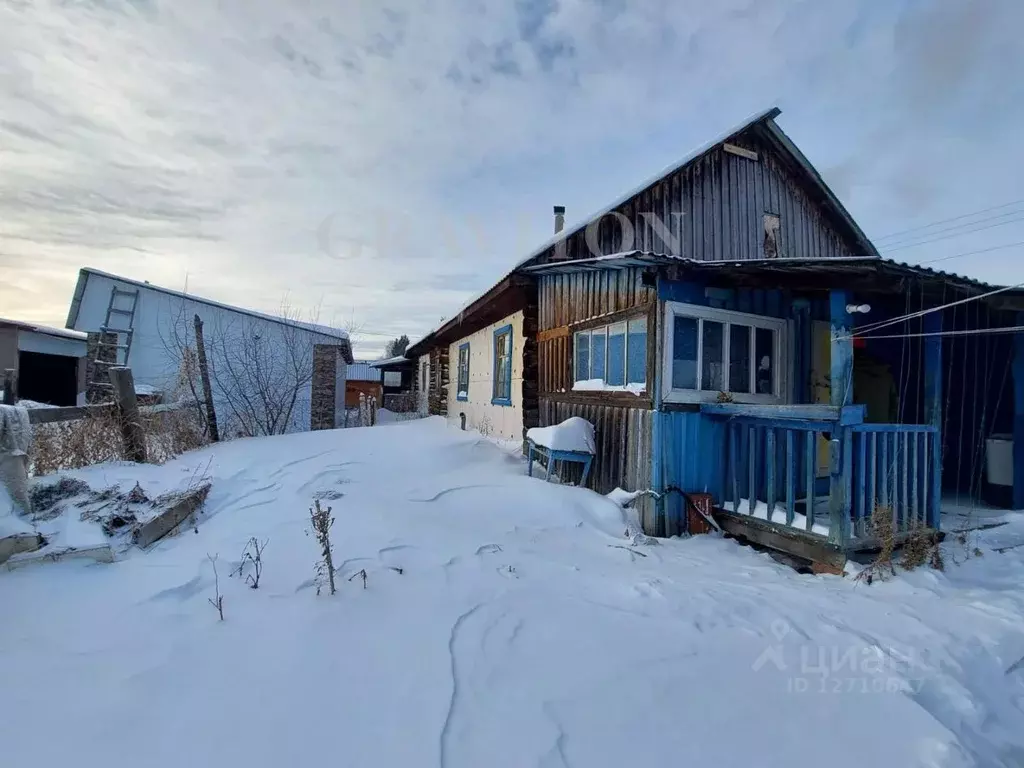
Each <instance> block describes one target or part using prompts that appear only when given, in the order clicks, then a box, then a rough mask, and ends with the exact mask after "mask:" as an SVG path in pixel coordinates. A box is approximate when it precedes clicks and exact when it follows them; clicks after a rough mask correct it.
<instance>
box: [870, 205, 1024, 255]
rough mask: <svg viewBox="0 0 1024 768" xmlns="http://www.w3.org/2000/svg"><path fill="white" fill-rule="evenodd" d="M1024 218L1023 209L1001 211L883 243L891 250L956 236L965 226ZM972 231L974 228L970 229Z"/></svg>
mask: <svg viewBox="0 0 1024 768" xmlns="http://www.w3.org/2000/svg"><path fill="white" fill-rule="evenodd" d="M1001 219H1008V220H1007V221H1000V220H1001ZM1022 220H1024V210H1020V211H1010V212H1008V213H1001V214H999V215H998V216H989V217H987V218H984V219H976V220H975V221H968V222H964V223H963V224H955V225H953V226H952V227H945V228H943V229H936V230H934V231H932V232H921V233H919V234H916V235H911V236H910V237H900V238H896V239H895V240H889V241H888V242H886V243H885V248H887V249H889V250H892V249H894V248H902V247H910V244H911V243H914V242H917V241H919V240H921V239H922V238H925V239H928V240H933V239H935V238H936V237H937V236H940V235H948V236H949V237H957V236H958V235H961V234H966V232H967V231H968V230H967V229H966V228H967V227H977V226H978V225H979V224H988V223H990V222H996V221H1000V223H999V224H993V225H992V226H1002V225H1003V224H1013V223H1014V222H1016V221H1022ZM970 231H974V230H970Z"/></svg>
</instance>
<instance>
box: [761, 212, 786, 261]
mask: <svg viewBox="0 0 1024 768" xmlns="http://www.w3.org/2000/svg"><path fill="white" fill-rule="evenodd" d="M781 226H782V223H781V221H780V219H779V215H778V214H777V213H766V214H765V215H764V257H765V258H766V259H774V258H776V257H777V256H778V255H779V230H780V228H781Z"/></svg>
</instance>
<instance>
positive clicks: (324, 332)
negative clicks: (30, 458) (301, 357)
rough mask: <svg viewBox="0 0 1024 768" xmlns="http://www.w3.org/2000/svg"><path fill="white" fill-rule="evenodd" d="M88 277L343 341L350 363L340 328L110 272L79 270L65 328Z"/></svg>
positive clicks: (347, 358)
mask: <svg viewBox="0 0 1024 768" xmlns="http://www.w3.org/2000/svg"><path fill="white" fill-rule="evenodd" d="M90 275H96V276H97V277H105V278H107V279H108V280H116V281H117V282H119V283H125V284H127V285H134V286H136V287H137V288H140V289H142V290H147V291H155V292H156V293H163V294H165V295H168V296H175V297H178V298H182V299H188V300H189V301H194V302H197V303H199V304H205V305H207V306H209V307H216V308H218V309H225V310H227V311H229V312H237V313H238V314H242V315H249V316H250V317H255V318H259V319H260V320H267V321H269V322H272V323H278V324H280V325H287V326H291V327H293V328H299V329H301V330H304V331H309V332H310V333H315V334H318V335H321V336H329V337H331V338H333V339H338V340H339V341H343V342H346V343H345V344H341V345H340V346H341V347H342V348H343V350H344V352H343V353H344V355H345V362H346V363H350V362H351V361H352V347H351V343H348V342H349V336H348V332H347V331H344V330H342V329H340V328H331V327H330V326H327V325H319V324H317V323H305V322H302V321H301V320H292V319H290V318H287V317H279V316H277V315H268V314H265V313H263V312H257V311H255V310H252V309H244V308H242V307H235V306H232V305H230V304H224V303H222V302H219V301H215V300H213V299H204V298H203V297H201V296H196V295H194V294H191V293H185V292H184V291H175V290H172V289H171V288H163V287H161V286H159V285H153V284H152V283H148V282H146V281H145V280H133V279H132V278H130V277H122V276H120V275H114V274H111V273H110V272H104V271H102V270H99V269H94V268H93V267H82V268H81V269H80V270H79V271H78V282H77V283H76V285H75V293H74V296H73V297H72V299H71V308H70V310H69V311H68V320H67V323H66V325H67V327H68V328H74V327H75V324H76V323H77V322H78V311H79V309H80V308H81V305H82V296H83V295H84V294H85V286H86V284H87V283H88V281H89V276H90Z"/></svg>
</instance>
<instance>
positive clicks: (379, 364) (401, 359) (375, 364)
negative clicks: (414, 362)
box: [370, 355, 409, 368]
mask: <svg viewBox="0 0 1024 768" xmlns="http://www.w3.org/2000/svg"><path fill="white" fill-rule="evenodd" d="M408 361H409V358H407V357H406V356H405V355H398V356H397V357H389V358H388V359H387V360H374V361H373V362H371V363H370V365H371V366H373V367H374V368H383V367H384V366H385V365H396V364H398V363H405V362H408Z"/></svg>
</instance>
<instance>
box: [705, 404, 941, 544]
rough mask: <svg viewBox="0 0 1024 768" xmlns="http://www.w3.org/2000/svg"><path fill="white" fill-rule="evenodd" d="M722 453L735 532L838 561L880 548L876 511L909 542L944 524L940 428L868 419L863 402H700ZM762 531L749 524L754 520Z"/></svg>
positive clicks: (723, 513) (725, 521)
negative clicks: (913, 536) (941, 515)
mask: <svg viewBox="0 0 1024 768" xmlns="http://www.w3.org/2000/svg"><path fill="white" fill-rule="evenodd" d="M701 413H702V415H703V416H704V417H705V418H706V419H707V420H708V423H709V425H711V429H710V430H708V437H710V436H711V435H710V432H712V431H717V432H718V433H719V434H718V435H717V436H716V437H717V439H716V440H713V442H714V443H715V447H716V448H717V450H718V451H719V453H720V462H719V466H720V467H721V471H720V472H718V473H716V478H715V479H716V482H717V487H715V488H714V489H713V490H712V493H713V497H714V498H715V499H716V500H717V501H718V504H717V507H718V510H719V515H718V516H719V522H720V524H721V525H722V526H723V528H726V529H727V530H730V532H732V533H741V534H742V535H745V536H747V537H748V538H755V539H757V540H759V541H760V542H761V543H764V544H766V545H768V546H773V547H774V548H777V549H779V548H781V549H790V550H792V549H794V547H795V546H797V544H796V540H799V539H804V540H805V544H806V545H809V546H804V547H802V548H799V547H798V548H799V549H800V550H801V551H799V552H797V554H801V555H803V556H806V557H807V559H811V560H816V561H823V562H830V561H835V562H838V561H839V560H841V559H842V558H843V557H845V554H846V553H850V552H855V551H858V550H863V549H870V548H873V547H876V546H878V545H879V542H878V541H877V540H876V538H875V536H874V532H873V528H872V516H873V515H875V514H886V515H889V516H890V517H891V520H892V526H893V534H894V536H895V538H896V539H897V540H901V539H903V538H905V537H907V536H909V535H911V534H912V533H914V532H915V531H923V530H932V531H937V530H938V529H939V527H940V522H939V513H940V504H941V476H942V473H941V466H940V459H941V450H940V444H939V439H938V436H939V430H938V428H937V427H935V426H933V425H921V424H869V423H865V422H864V415H865V408H864V406H862V405H852V406H845V407H841V408H836V407H832V406H820V405H809V406H800V405H791V406H743V405H729V404H720V405H718V404H716V405H705V406H702V407H701ZM751 523H753V524H754V525H755V526H757V525H758V523H763V525H760V526H759V528H760V531H757V532H753V531H750V530H743V529H747V528H749V526H750V524H751Z"/></svg>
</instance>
